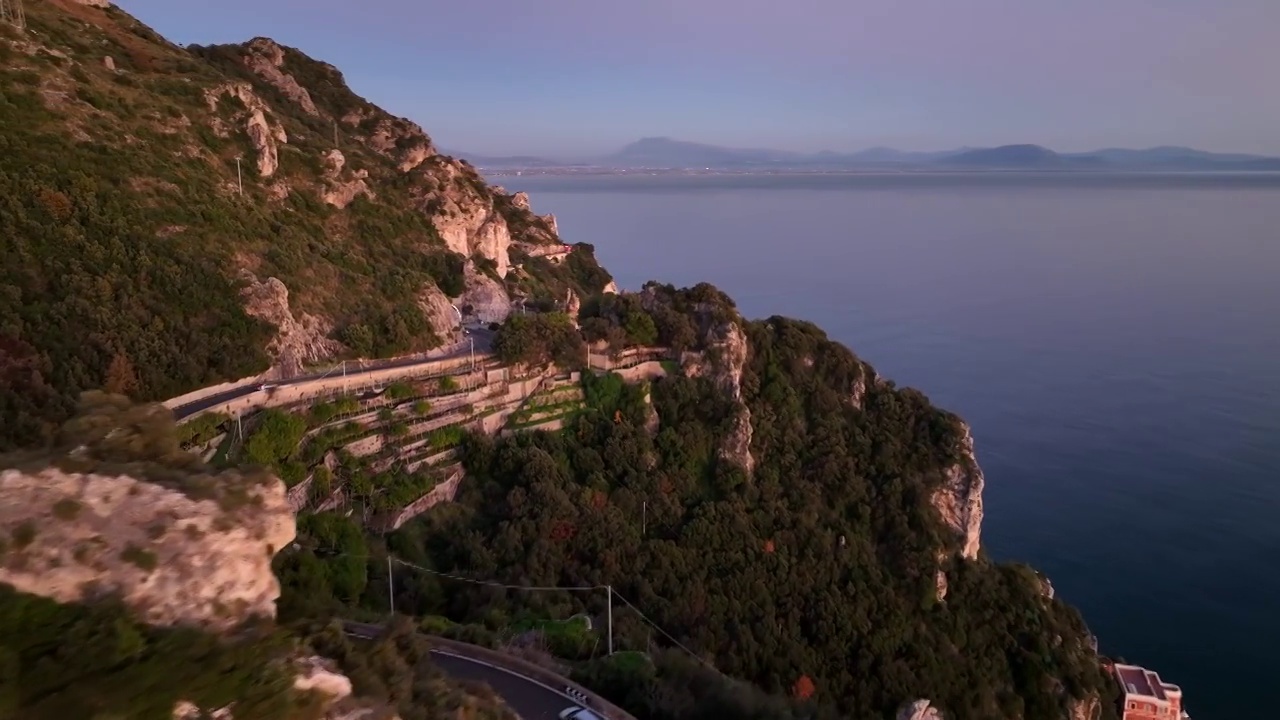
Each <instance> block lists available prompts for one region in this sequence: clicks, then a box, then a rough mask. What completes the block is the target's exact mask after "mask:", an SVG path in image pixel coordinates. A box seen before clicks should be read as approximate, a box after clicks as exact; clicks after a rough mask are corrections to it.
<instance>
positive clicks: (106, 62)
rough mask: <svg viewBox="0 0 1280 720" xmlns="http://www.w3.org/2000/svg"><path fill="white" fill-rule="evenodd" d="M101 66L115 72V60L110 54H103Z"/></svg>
mask: <svg viewBox="0 0 1280 720" xmlns="http://www.w3.org/2000/svg"><path fill="white" fill-rule="evenodd" d="M102 67H104V68H106V69H108V70H110V71H111V72H115V71H116V61H115V60H113V59H112V58H111V56H110V55H106V56H104V57H103V58H102Z"/></svg>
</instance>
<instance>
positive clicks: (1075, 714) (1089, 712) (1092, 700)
mask: <svg viewBox="0 0 1280 720" xmlns="http://www.w3.org/2000/svg"><path fill="white" fill-rule="evenodd" d="M1067 717H1068V718H1069V719H1070V720H1098V718H1100V717H1102V700H1101V699H1099V698H1098V696H1096V695H1091V696H1089V697H1087V698H1080V699H1076V698H1071V699H1070V700H1068V701H1067Z"/></svg>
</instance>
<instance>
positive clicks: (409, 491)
mask: <svg viewBox="0 0 1280 720" xmlns="http://www.w3.org/2000/svg"><path fill="white" fill-rule="evenodd" d="M659 355H661V356H663V357H667V358H672V357H675V356H676V355H675V354H674V353H673V352H672V351H671V350H668V349H664V348H645V349H643V350H642V351H640V352H637V351H636V350H634V349H633V350H625V351H621V352H617V353H608V352H601V353H598V354H593V355H591V356H590V358H589V360H590V363H589V364H590V365H591V368H590V369H588V370H586V371H583V370H578V369H572V370H567V369H561V368H558V367H557V366H555V365H554V364H541V365H536V366H528V365H515V366H511V365H506V364H503V363H502V362H501V361H500V360H498V359H496V358H493V357H490V356H484V357H481V358H480V359H478V360H477V361H475V362H468V361H465V360H463V361H457V362H443V363H441V364H440V365H441V367H440V368H434V367H428V368H424V369H421V370H414V371H412V372H413V374H411V375H406V376H405V378H404V379H400V380H395V381H392V382H386V381H369V380H352V381H350V382H345V381H342V380H341V379H339V380H338V381H337V382H334V383H327V384H326V383H319V382H318V383H316V384H315V385H314V388H316V389H312V388H310V387H309V388H304V389H303V390H301V391H299V392H296V393H294V394H291V395H285V394H269V395H268V396H267V399H266V400H265V401H264V402H263V404H262V405H260V406H254V407H251V408H247V409H246V410H245V411H241V410H239V409H237V410H236V411H235V412H234V414H233V413H232V412H230V411H226V410H224V409H222V408H218V407H215V408H211V409H209V410H208V411H205V412H202V413H199V414H197V415H195V416H193V417H190V418H188V419H187V420H186V422H185V423H184V424H183V425H182V426H181V432H182V440H183V443H184V446H185V447H186V448H187V449H188V450H189V451H191V452H193V453H195V454H197V455H200V456H201V457H202V459H203V460H205V461H206V462H210V463H212V464H214V465H215V466H230V467H234V466H237V465H242V464H245V463H255V464H259V465H264V466H268V467H271V468H272V469H274V470H275V472H276V473H277V474H278V475H279V476H280V477H281V478H282V479H284V481H285V484H286V486H287V487H288V489H289V499H290V503H291V504H292V505H293V507H294V510H295V511H297V512H304V513H305V512H326V511H331V510H336V509H348V508H355V509H358V510H359V511H360V513H361V514H362V516H363V517H364V518H365V520H366V523H367V525H368V526H369V527H370V528H372V529H374V530H375V531H389V530H394V529H397V528H399V527H400V526H401V525H403V524H404V523H405V522H407V521H408V520H410V519H412V518H413V517H416V516H417V515H418V514H421V513H422V512H423V511H425V510H426V509H428V508H430V507H431V506H433V505H435V504H436V503H438V502H441V501H445V500H450V499H452V498H453V496H454V494H455V493H456V492H457V489H458V484H459V483H460V482H461V480H462V477H463V474H464V473H463V467H462V464H461V453H460V445H461V444H462V442H463V441H464V439H465V438H466V437H467V435H468V434H470V433H476V434H481V435H510V434H512V433H518V432H528V431H535V430H545V431H555V430H559V429H561V428H562V427H564V425H565V424H566V423H567V422H569V421H571V420H572V419H573V418H574V417H575V416H576V415H578V414H579V413H580V412H582V411H583V410H585V409H588V408H595V409H599V408H600V407H603V406H605V405H606V404H607V399H606V398H607V397H608V396H610V395H611V394H616V392H617V391H618V387H619V386H620V385H622V384H624V383H631V384H640V385H642V386H643V385H647V383H648V381H649V380H650V379H654V378H658V377H662V376H665V375H667V374H668V373H679V372H680V367H679V364H678V363H677V362H676V361H675V360H669V359H668V360H661V361H660V360H657V359H654V358H655V357H657V356H659ZM606 366H608V367H609V368H611V370H605V369H604V368H605V367H606ZM406 372H409V371H406ZM647 396H648V394H647V391H646V392H645V397H646V398H647ZM653 418H654V420H656V415H653Z"/></svg>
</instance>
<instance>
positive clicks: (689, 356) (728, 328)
mask: <svg viewBox="0 0 1280 720" xmlns="http://www.w3.org/2000/svg"><path fill="white" fill-rule="evenodd" d="M748 351H749V347H748V345H747V336H746V334H745V333H743V332H742V328H741V327H740V326H739V325H738V323H736V322H732V321H731V322H727V323H725V324H723V325H721V326H720V327H718V328H715V329H714V330H712V331H711V332H710V333H709V338H708V340H707V351H706V353H705V354H703V355H702V356H700V357H699V356H698V355H697V354H696V353H686V354H685V357H684V358H682V364H683V365H684V366H685V368H684V370H685V374H686V375H688V376H689V377H699V376H702V375H706V376H707V377H710V378H711V379H712V381H714V382H715V383H716V385H717V386H718V387H719V388H720V391H721V392H722V393H724V394H725V395H727V396H728V397H729V398H730V399H732V400H733V402H734V403H735V404H736V405H737V406H738V411H737V413H736V415H735V416H734V418H733V428H732V429H731V430H730V431H729V434H728V435H727V436H726V437H725V439H724V442H723V444H722V445H721V446H720V457H721V458H724V459H725V460H728V461H729V462H732V463H734V464H736V465H738V466H740V467H741V468H742V469H743V470H745V471H746V473H747V474H748V475H750V474H751V472H752V471H753V470H754V469H755V458H753V457H752V456H751V410H750V409H749V408H748V407H747V404H746V403H745V402H743V401H742V371H743V368H744V367H746V364H747V354H748Z"/></svg>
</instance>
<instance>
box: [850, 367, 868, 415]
mask: <svg viewBox="0 0 1280 720" xmlns="http://www.w3.org/2000/svg"><path fill="white" fill-rule="evenodd" d="M861 370H862V372H860V373H858V379H857V380H854V381H853V387H852V388H850V390H849V404H850V405H852V406H853V407H856V408H858V409H859V410H861V409H862V400H863V398H865V397H866V396H867V366H866V365H863V366H862V367H861Z"/></svg>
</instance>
